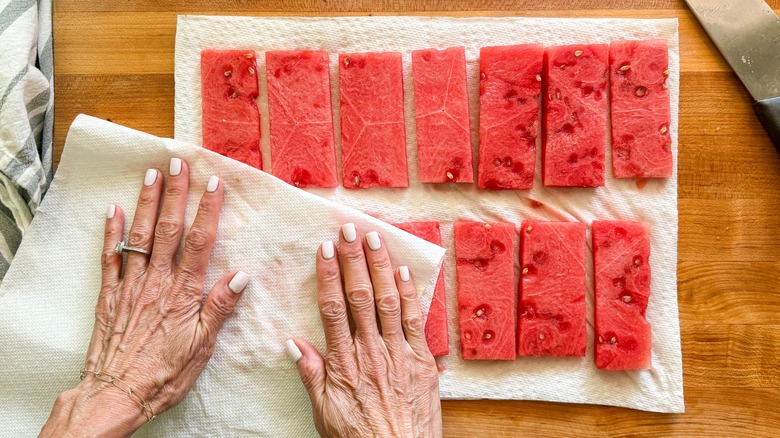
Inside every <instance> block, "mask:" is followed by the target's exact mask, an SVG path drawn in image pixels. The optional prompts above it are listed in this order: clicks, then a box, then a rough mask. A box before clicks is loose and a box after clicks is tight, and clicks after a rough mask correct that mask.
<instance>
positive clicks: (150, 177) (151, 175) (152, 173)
mask: <svg viewBox="0 0 780 438" xmlns="http://www.w3.org/2000/svg"><path fill="white" fill-rule="evenodd" d="M155 181H157V169H149V170H147V171H146V176H145V177H144V185H145V186H146V187H149V186H150V185H152V184H154V182H155Z"/></svg>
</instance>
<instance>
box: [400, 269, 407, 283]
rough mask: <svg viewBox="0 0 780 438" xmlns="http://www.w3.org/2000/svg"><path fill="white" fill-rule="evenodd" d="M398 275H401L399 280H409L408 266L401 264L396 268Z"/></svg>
mask: <svg viewBox="0 0 780 438" xmlns="http://www.w3.org/2000/svg"><path fill="white" fill-rule="evenodd" d="M398 276H399V277H401V281H403V282H404V283H406V282H407V281H409V267H408V266H401V267H400V268H398Z"/></svg>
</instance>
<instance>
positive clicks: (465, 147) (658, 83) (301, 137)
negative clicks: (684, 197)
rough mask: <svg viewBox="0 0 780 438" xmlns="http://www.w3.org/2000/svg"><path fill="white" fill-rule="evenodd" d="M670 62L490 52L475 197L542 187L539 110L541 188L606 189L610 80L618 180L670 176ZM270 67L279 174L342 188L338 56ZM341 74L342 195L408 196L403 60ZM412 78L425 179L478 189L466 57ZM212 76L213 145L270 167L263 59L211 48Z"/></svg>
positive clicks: (276, 61)
mask: <svg viewBox="0 0 780 438" xmlns="http://www.w3.org/2000/svg"><path fill="white" fill-rule="evenodd" d="M667 52H668V50H667V45H666V42H665V41H660V40H648V41H615V42H612V43H611V45H606V44H594V45H574V46H558V47H547V48H546V49H545V48H544V47H543V46H541V45H538V44H528V45H518V46H503V47H484V48H482V49H481V50H480V115H479V118H480V126H479V129H480V136H479V142H480V145H479V163H478V181H477V184H478V187H479V188H481V189H530V188H532V187H533V183H534V173H535V168H536V138H537V133H538V126H539V108H540V100H542V105H543V109H544V111H543V113H544V116H543V118H542V127H543V129H542V144H543V153H542V182H543V184H544V185H546V186H582V187H597V186H603V185H604V168H605V166H604V161H605V144H606V140H607V127H608V126H607V125H608V123H607V116H608V110H607V81H608V77H609V78H610V81H611V90H610V91H611V117H612V124H611V126H612V148H613V157H612V165H613V174H614V176H615V177H617V178H654V177H668V176H670V175H671V173H672V152H671V137H670V133H669V122H670V105H669V92H668V90H667V89H666V87H665V81H666V78H667V76H668V75H669V71H668V60H667V58H668V54H667ZM265 58H266V79H267V85H268V110H269V126H270V139H271V161H272V163H271V173H272V174H274V175H276V176H277V177H279V178H281V179H283V180H285V181H287V182H289V183H290V184H294V185H295V186H298V187H306V186H317V187H335V186H337V185H338V176H337V170H336V150H335V142H334V134H333V116H332V108H331V94H330V68H329V56H328V53H327V52H324V51H302V50H298V51H271V52H266V54H265ZM608 58H609V59H608ZM608 64H609V74H608ZM338 66H339V90H340V121H341V137H342V164H343V174H342V175H343V178H342V179H343V185H344V187H347V188H368V187H372V186H385V187H407V186H408V185H409V181H408V172H407V159H406V158H407V151H406V127H405V124H404V91H403V64H402V58H401V54H400V53H395V52H386V53H354V54H340V55H339V64H338ZM412 72H413V74H412V76H413V82H414V99H415V117H416V130H417V154H418V164H419V167H418V169H419V172H418V173H419V178H420V181H421V182H423V183H446V182H459V183H472V182H473V181H474V172H473V164H472V152H471V131H470V121H469V120H470V117H469V106H468V90H467V78H466V59H465V49H464V48H463V47H452V48H448V49H445V50H436V49H428V50H416V51H413V52H412ZM201 80H202V97H203V114H202V115H203V118H202V122H203V124H202V127H203V131H202V132H203V145H204V146H205V147H207V148H208V149H211V150H214V151H217V152H219V153H221V154H223V155H226V156H228V157H231V158H234V159H237V160H239V161H243V162H245V163H247V164H249V165H251V166H254V167H257V168H260V169H262V158H261V154H260V149H259V141H260V115H259V112H258V108H257V105H256V102H255V99H256V98H257V96H258V74H257V63H256V59H255V53H254V51H248V50H247V51H240V50H204V51H203V52H202V53H201Z"/></svg>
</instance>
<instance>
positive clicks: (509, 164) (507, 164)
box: [504, 160, 512, 167]
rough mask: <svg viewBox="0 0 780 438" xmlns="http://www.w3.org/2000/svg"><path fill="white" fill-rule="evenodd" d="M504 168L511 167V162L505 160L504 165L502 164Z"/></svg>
mask: <svg viewBox="0 0 780 438" xmlns="http://www.w3.org/2000/svg"><path fill="white" fill-rule="evenodd" d="M504 166H506V167H512V160H506V163H504Z"/></svg>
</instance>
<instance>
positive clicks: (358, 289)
mask: <svg viewBox="0 0 780 438" xmlns="http://www.w3.org/2000/svg"><path fill="white" fill-rule="evenodd" d="M358 231H359V230H357V227H356V226H355V225H354V224H346V225H344V226H343V227H342V229H341V236H340V242H339V256H340V259H341V265H342V266H343V275H344V281H343V284H342V280H341V274H342V271H341V269H340V268H339V260H338V259H337V258H336V257H335V255H336V251H335V248H334V246H333V243H332V242H325V243H323V244H322V246H320V251H318V253H317V301H318V304H319V308H320V316H321V317H322V325H323V328H324V330H325V341H326V344H327V346H326V349H327V350H326V355H325V358H323V357H322V355H320V353H319V352H318V351H317V350H316V349H315V348H314V347H313V346H312V345H311V344H309V343H308V342H307V341H305V340H303V339H299V338H295V339H293V340H290V341H287V349H288V353H289V354H290V356H291V358H292V359H293V360H296V361H297V367H298V372H299V373H300V376H301V380H302V381H303V384H304V386H305V387H306V390H307V391H308V393H309V398H310V399H311V404H312V409H313V412H314V424H315V426H316V428H317V431H318V432H319V433H320V435H322V436H326V437H331V436H332V437H336V436H338V437H366V436H383V437H384V436H404V437H408V436H412V437H429V436H434V437H438V436H441V435H442V430H441V403H440V401H439V379H438V373H437V367H436V362H435V361H434V359H433V356H432V355H431V352H430V351H429V350H428V345H427V343H426V341H425V333H424V329H423V327H424V324H423V320H422V313H421V311H420V303H419V301H418V298H417V289H415V286H414V282H413V281H412V279H411V274H410V273H409V269H408V268H407V267H405V266H402V267H400V268H398V270H396V271H395V272H393V268H392V265H391V262H390V257H389V255H388V253H387V249H386V248H385V244H384V240H383V239H382V237H381V236H380V235H379V234H378V233H376V232H372V233H368V234H367V235H366V236H365V237H364V238H363V239H358V236H359V233H358ZM345 292H346V302H345V300H344V296H345ZM347 303H349V305H347ZM347 309H349V310H347ZM348 313H349V314H350V315H351V317H352V320H353V321H354V324H355V332H354V334H353V333H351V331H350V325H349V320H348V316H347V315H348ZM377 314H378V315H379V327H378V326H377Z"/></svg>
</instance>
